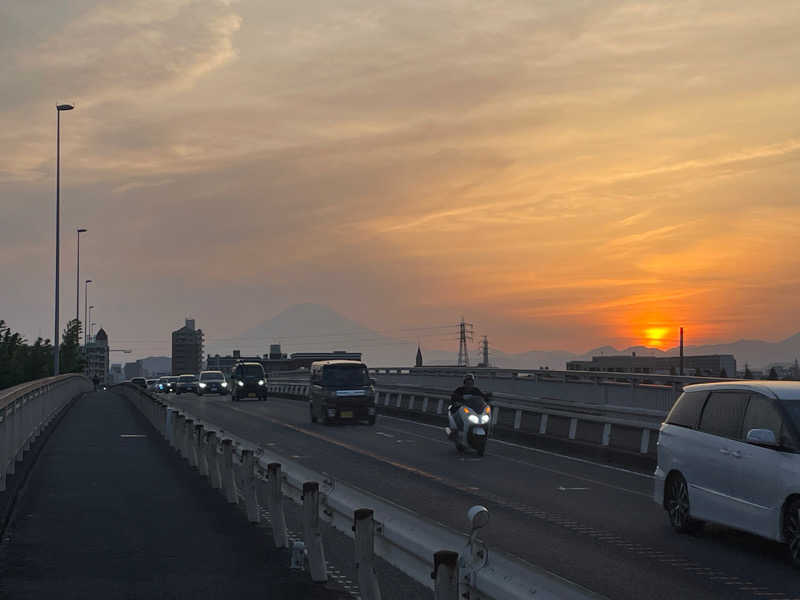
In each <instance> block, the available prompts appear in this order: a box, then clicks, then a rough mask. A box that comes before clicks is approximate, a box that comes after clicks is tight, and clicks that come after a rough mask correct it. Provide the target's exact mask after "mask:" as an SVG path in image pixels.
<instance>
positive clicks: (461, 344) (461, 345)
mask: <svg viewBox="0 0 800 600" xmlns="http://www.w3.org/2000/svg"><path fill="white" fill-rule="evenodd" d="M473 327H474V326H473V324H472V323H465V322H464V317H461V322H460V323H459V324H458V366H459V367H468V366H469V350H467V341H470V342H471V341H472V333H473Z"/></svg>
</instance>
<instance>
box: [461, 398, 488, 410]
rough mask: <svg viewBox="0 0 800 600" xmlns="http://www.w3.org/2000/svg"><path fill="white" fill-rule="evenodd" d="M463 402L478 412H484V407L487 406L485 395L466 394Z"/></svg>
mask: <svg viewBox="0 0 800 600" xmlns="http://www.w3.org/2000/svg"><path fill="white" fill-rule="evenodd" d="M463 403H464V406H466V407H467V408H469V409H470V410H472V411H474V412H476V413H478V414H480V413H482V412H483V409H484V408H486V401H485V400H484V399H483V396H476V395H473V394H464V401H463Z"/></svg>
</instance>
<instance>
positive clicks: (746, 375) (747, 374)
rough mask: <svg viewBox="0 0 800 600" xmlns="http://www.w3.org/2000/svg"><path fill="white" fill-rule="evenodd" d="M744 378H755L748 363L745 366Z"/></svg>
mask: <svg viewBox="0 0 800 600" xmlns="http://www.w3.org/2000/svg"><path fill="white" fill-rule="evenodd" d="M744 378H745V379H752V378H753V372H752V371H751V370H750V367H748V366H747V363H745V364H744Z"/></svg>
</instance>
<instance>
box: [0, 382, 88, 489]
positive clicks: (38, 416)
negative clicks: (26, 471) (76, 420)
mask: <svg viewBox="0 0 800 600" xmlns="http://www.w3.org/2000/svg"><path fill="white" fill-rule="evenodd" d="M91 388H92V384H91V382H90V381H89V380H88V379H87V378H86V377H84V376H83V375H76V374H67V375H59V376H57V377H47V378H44V379H38V380H36V381H29V382H27V383H23V384H20V385H17V386H14V387H11V388H7V389H5V390H0V492H3V491H5V489H6V478H7V476H8V475H13V474H14V473H15V472H16V468H17V463H18V462H21V461H22V460H23V457H24V453H25V452H27V451H28V450H30V447H31V444H33V443H34V442H35V441H36V439H37V438H38V437H39V435H41V433H42V432H43V431H44V430H45V429H46V427H47V426H48V425H49V424H50V422H51V421H52V420H53V419H54V418H55V417H56V416H57V415H58V413H59V412H60V411H61V410H62V409H63V408H64V407H65V406H66V405H67V404H68V403H69V402H70V401H71V400H72V399H73V398H75V397H76V396H77V395H78V394H80V393H82V392H86V391H88V390H90V389H91Z"/></svg>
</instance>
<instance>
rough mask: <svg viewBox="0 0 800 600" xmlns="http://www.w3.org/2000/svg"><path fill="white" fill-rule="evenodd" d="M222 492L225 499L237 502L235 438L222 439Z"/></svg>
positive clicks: (232, 502) (233, 502)
mask: <svg viewBox="0 0 800 600" xmlns="http://www.w3.org/2000/svg"><path fill="white" fill-rule="evenodd" d="M222 492H223V494H224V495H225V500H227V501H228V502H229V503H231V504H236V502H237V497H236V482H235V481H234V480H233V440H231V439H229V438H225V439H224V440H222Z"/></svg>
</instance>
